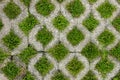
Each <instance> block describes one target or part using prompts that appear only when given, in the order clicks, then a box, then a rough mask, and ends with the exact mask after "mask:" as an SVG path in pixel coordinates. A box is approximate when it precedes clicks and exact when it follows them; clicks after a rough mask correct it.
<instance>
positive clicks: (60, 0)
mask: <svg viewBox="0 0 120 80" xmlns="http://www.w3.org/2000/svg"><path fill="white" fill-rule="evenodd" d="M57 1H58V2H59V3H62V2H63V1H65V0H57Z"/></svg>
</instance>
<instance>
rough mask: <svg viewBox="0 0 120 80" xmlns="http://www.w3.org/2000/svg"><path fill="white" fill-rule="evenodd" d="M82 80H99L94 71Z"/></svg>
mask: <svg viewBox="0 0 120 80" xmlns="http://www.w3.org/2000/svg"><path fill="white" fill-rule="evenodd" d="M82 80H98V79H97V77H96V76H95V74H94V73H93V72H92V71H89V72H88V73H87V74H86V75H85V76H84V77H83V79H82Z"/></svg>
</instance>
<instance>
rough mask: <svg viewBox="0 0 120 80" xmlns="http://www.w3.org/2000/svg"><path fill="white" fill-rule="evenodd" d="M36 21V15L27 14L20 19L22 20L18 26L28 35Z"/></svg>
mask: <svg viewBox="0 0 120 80" xmlns="http://www.w3.org/2000/svg"><path fill="white" fill-rule="evenodd" d="M38 23H39V22H38V20H37V19H36V17H34V16H33V15H32V14H29V16H28V17H26V18H25V19H23V20H22V22H20V23H19V27H20V29H21V30H22V31H23V32H24V33H25V34H26V35H28V34H29V32H30V31H31V30H32V28H34V27H35V25H37V24H38Z"/></svg>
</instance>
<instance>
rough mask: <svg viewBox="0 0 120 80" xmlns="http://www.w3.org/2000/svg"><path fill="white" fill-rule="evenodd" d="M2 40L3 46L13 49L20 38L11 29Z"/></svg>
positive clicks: (19, 41)
mask: <svg viewBox="0 0 120 80" xmlns="http://www.w3.org/2000/svg"><path fill="white" fill-rule="evenodd" d="M2 40H3V43H4V44H5V46H7V47H8V48H9V49H10V50H13V49H14V48H16V47H17V46H18V45H19V44H20V43H21V39H20V38H19V37H18V36H17V35H16V34H15V33H14V31H13V30H11V31H10V32H9V34H7V35H6V36H5V37H4V38H3V39H2Z"/></svg>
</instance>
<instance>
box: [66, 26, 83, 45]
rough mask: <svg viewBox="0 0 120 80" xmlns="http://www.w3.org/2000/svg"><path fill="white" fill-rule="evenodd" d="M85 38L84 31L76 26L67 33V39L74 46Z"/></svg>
mask: <svg viewBox="0 0 120 80" xmlns="http://www.w3.org/2000/svg"><path fill="white" fill-rule="evenodd" d="M83 39H84V35H83V33H82V32H81V31H80V30H79V29H78V28H77V27H76V26H75V27H74V28H73V29H72V30H71V31H70V32H69V33H68V34H67V40H68V41H69V42H70V43H71V44H72V45H73V46H76V45H78V44H79V43H80V42H81V41H82V40H83Z"/></svg>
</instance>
